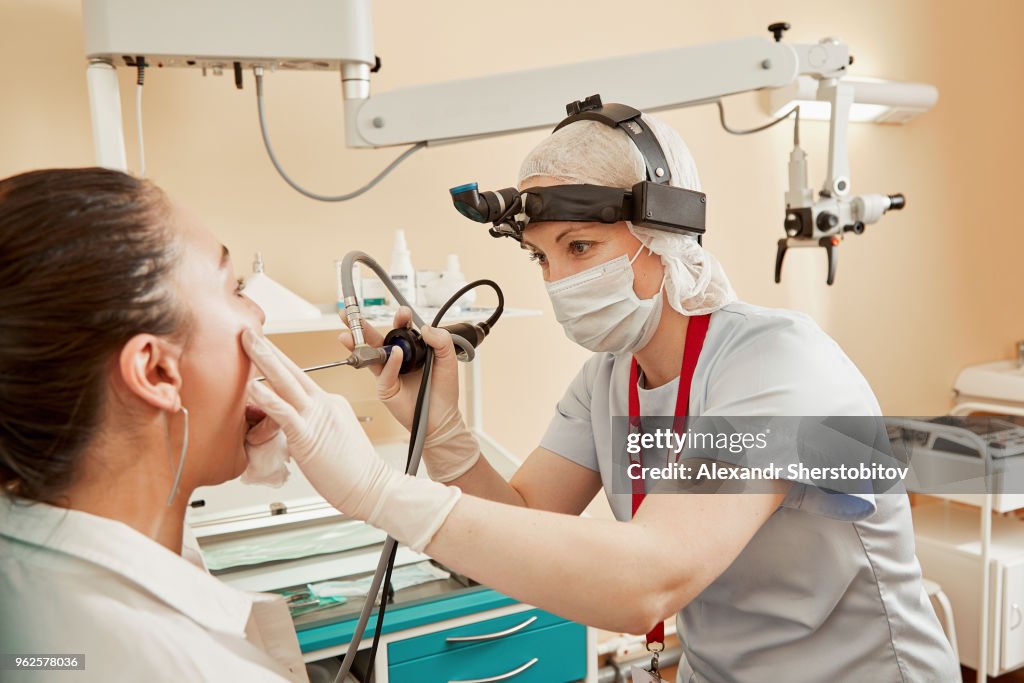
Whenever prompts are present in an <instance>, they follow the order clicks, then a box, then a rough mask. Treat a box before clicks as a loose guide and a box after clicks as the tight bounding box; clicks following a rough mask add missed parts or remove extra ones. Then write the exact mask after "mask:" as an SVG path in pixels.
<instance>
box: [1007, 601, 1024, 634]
mask: <svg viewBox="0 0 1024 683" xmlns="http://www.w3.org/2000/svg"><path fill="white" fill-rule="evenodd" d="M1010 614H1012V615H1013V616H1014V617H1016V619H1017V621H1016V622H1015V623H1013V624H1010V630H1011V631H1012V630H1014V629H1015V628H1017V627H1019V626H1020V623H1021V621H1024V618H1022V615H1021V612H1020V605H1018V604H1017V603H1016V602H1015V603H1013V604H1012V605H1010Z"/></svg>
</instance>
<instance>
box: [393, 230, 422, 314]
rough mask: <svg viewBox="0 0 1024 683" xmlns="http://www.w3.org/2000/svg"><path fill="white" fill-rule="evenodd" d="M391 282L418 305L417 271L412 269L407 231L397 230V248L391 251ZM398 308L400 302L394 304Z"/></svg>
mask: <svg viewBox="0 0 1024 683" xmlns="http://www.w3.org/2000/svg"><path fill="white" fill-rule="evenodd" d="M388 275H389V276H390V277H391V281H392V282H394V283H395V287H397V288H398V291H400V292H401V293H402V296H404V297H405V298H406V299H407V300H408V301H409V303H410V304H411V305H413V306H415V305H416V270H415V269H414V268H413V267H412V254H410V253H409V245H408V244H406V241H405V230H395V246H394V248H393V249H392V251H391V268H390V270H388ZM394 303H395V306H396V307H397V306H398V305H399V304H398V302H397V301H396V302H394Z"/></svg>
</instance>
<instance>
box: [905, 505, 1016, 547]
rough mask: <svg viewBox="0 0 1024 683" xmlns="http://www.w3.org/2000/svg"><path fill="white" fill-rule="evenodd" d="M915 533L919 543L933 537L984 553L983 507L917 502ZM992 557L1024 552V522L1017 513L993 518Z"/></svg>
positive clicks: (933, 541)
mask: <svg viewBox="0 0 1024 683" xmlns="http://www.w3.org/2000/svg"><path fill="white" fill-rule="evenodd" d="M912 514H913V517H914V535H915V536H916V537H917V539H918V543H921V542H922V541H930V542H932V543H936V544H940V545H943V546H946V547H951V548H955V549H956V550H958V551H960V552H962V553H965V554H969V555H981V550H982V548H981V537H980V534H979V533H978V528H979V526H980V524H981V511H980V510H979V509H978V508H967V507H963V506H961V505H951V504H948V503H942V502H937V501H936V502H928V503H923V504H919V505H915V506H914V508H913V510H912ZM990 552H991V554H992V555H991V556H992V559H994V560H1002V561H1008V560H1011V559H1016V558H1019V557H1021V556H1022V555H1024V522H1022V521H1020V520H1019V519H1017V518H1016V517H1013V516H1008V517H1002V516H994V517H993V518H992V545H991V548H990Z"/></svg>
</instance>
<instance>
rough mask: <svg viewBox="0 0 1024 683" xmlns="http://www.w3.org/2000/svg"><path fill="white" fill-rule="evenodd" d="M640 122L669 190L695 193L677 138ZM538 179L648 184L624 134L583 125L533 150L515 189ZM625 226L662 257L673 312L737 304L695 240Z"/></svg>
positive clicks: (691, 165)
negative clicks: (659, 154)
mask: <svg viewBox="0 0 1024 683" xmlns="http://www.w3.org/2000/svg"><path fill="white" fill-rule="evenodd" d="M642 118H643V121H644V122H645V123H646V124H647V125H648V126H649V127H650V128H651V130H652V131H653V132H654V135H655V137H657V138H658V143H659V144H660V145H661V149H662V150H663V151H664V153H665V157H666V159H667V161H668V166H669V170H670V171H671V172H672V180H671V182H670V185H672V186H674V187H682V188H686V189H688V190H698V191H699V190H700V176H698V175H697V164H696V163H695V162H694V160H693V156H692V155H691V154H690V150H689V148H688V147H687V146H686V143H685V142H683V139H682V138H681V137H680V136H679V133H677V132H676V131H675V129H673V128H672V127H671V126H669V125H668V124H666V123H664V122H662V121H660V120H659V119H657V118H655V117H653V116H650V115H648V114H644V115H643V117H642ZM540 176H547V177H551V178H554V179H555V180H558V181H560V182H563V183H566V184H590V185H604V186H606V187H618V188H622V189H627V190H628V189H630V188H632V187H633V185H635V184H636V183H638V182H640V181H642V180H644V179H646V177H647V171H646V166H645V165H644V158H643V155H642V154H640V150H638V149H637V148H636V145H634V144H633V143H632V142H631V141H630V140H629V139H628V138H627V137H626V133H625V132H624V131H622V130H619V129H618V128H612V127H610V126H607V125H605V124H603V123H600V122H597V121H586V120H584V121H576V122H575V123H572V124H570V125H568V126H566V127H565V128H561V129H559V130H558V131H556V132H554V133H552V134H551V135H549V136H548V137H546V138H544V140H543V141H542V142H541V143H540V144H539V145H537V146H536V147H534V149H533V151H531V152H530V153H529V154H528V155H527V157H526V159H525V160H524V161H523V165H522V166H521V167H520V169H519V183H518V186H519V188H520V189H522V188H523V186H524V185H529V183H528V182H526V181H528V180H529V179H530V178H537V177H540ZM627 225H628V226H629V229H630V231H631V232H632V233H633V235H634V236H636V238H637V239H638V240H640V242H641V243H643V245H644V246H646V247H647V248H648V249H650V250H651V251H652V252H653V253H655V254H658V255H659V256H661V263H662V265H664V267H665V276H666V282H665V289H666V292H667V295H668V297H667V298H668V302H669V304H670V305H671V306H672V308H674V309H675V310H677V311H679V312H680V313H682V314H683V315H703V314H705V313H711V312H712V311H716V310H718V309H719V308H721V307H722V306H725V305H727V304H729V303H732V302H733V301H735V300H736V292H734V291H733V288H732V285H731V284H730V283H729V278H728V277H726V275H725V271H724V270H723V269H722V265H721V264H720V263H719V262H718V259H716V258H715V257H714V256H713V255H712V254H711V252H709V251H708V250H706V249H704V248H703V247H702V246H701V245H699V244H698V243H697V239H696V237H694V236H693V235H684V234H680V233H677V232H669V231H667V230H657V229H654V228H641V227H637V226H634V225H633V224H632V223H627Z"/></svg>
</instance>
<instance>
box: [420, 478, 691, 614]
mask: <svg viewBox="0 0 1024 683" xmlns="http://www.w3.org/2000/svg"><path fill="white" fill-rule="evenodd" d="M426 551H427V553H428V554H429V555H431V556H432V557H435V558H437V559H438V560H439V561H441V562H443V563H444V564H446V565H448V566H450V567H451V568H453V569H455V570H457V571H459V572H461V573H463V574H465V575H467V576H469V577H471V578H473V579H475V580H477V581H480V582H481V583H483V584H485V585H487V586H489V587H491V588H493V589H495V590H497V591H500V592H502V593H505V594H506V595H509V596H511V597H514V598H516V599H518V600H521V601H523V602H526V603H529V604H532V605H536V606H537V607H540V608H542V609H546V610H550V611H552V612H555V613H556V614H558V615H560V616H563V617H566V618H569V619H572V620H574V621H578V622H581V623H585V624H588V625H590V626H595V627H599V628H605V629H608V630H613V631H623V632H628V633H643V632H645V631H647V630H648V629H649V628H650V627H651V626H653V625H654V624H655V623H656V622H658V621H660V620H661V619H663V618H665V617H666V616H668V615H669V614H671V613H672V612H674V611H675V610H677V609H679V608H680V607H682V604H676V603H680V602H682V601H683V600H685V599H686V598H684V597H682V595H683V590H681V589H685V584H686V583H687V582H685V581H682V582H681V581H679V580H678V571H674V572H666V571H664V569H665V567H663V566H662V564H663V563H662V562H661V560H660V558H661V557H663V556H664V554H665V553H664V552H662V551H660V550H659V544H658V541H657V538H656V534H655V533H654V531H653V530H651V529H648V528H646V527H645V526H643V525H639V524H636V523H623V522H617V521H613V520H599V519H591V518H583V517H576V516H572V515H565V514H558V513H551V512H544V511H539V510H531V509H526V508H519V507H512V506H508V505H496V504H494V503H492V502H490V501H485V500H480V499H478V498H474V497H471V496H463V497H462V498H461V499H460V500H459V502H458V504H457V505H456V506H455V508H454V509H453V510H452V512H451V514H450V515H449V516H448V519H447V521H446V522H445V523H444V525H443V526H442V527H441V529H440V530H439V531H438V532H437V534H435V536H434V538H433V540H432V541H431V543H430V544H429V545H428V546H427V549H426ZM678 564H679V563H678V560H677V561H676V562H675V566H676V568H677V569H678ZM673 575H674V576H675V577H676V579H672V578H671V577H672V576H673Z"/></svg>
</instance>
